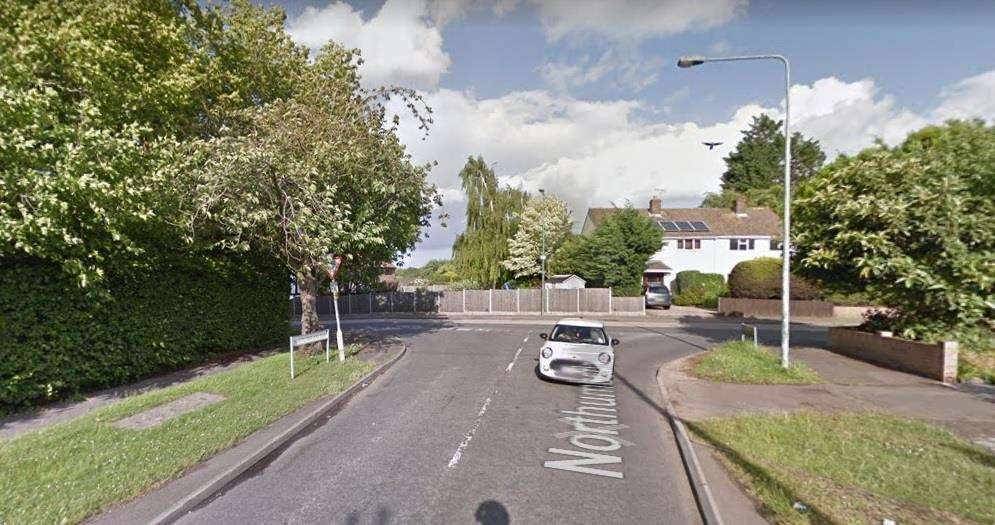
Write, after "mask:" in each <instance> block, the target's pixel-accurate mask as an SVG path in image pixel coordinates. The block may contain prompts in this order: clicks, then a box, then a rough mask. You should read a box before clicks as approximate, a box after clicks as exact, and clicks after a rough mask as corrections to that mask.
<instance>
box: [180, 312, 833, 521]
mask: <svg viewBox="0 0 995 525" xmlns="http://www.w3.org/2000/svg"><path fill="white" fill-rule="evenodd" d="M615 324H616V325H618V326H613V327H611V328H610V335H611V336H612V337H616V338H619V339H621V341H622V344H621V345H620V346H619V347H617V348H618V350H617V359H616V379H615V385H614V388H613V389H609V390H602V391H596V392H595V391H591V390H585V389H583V388H582V387H578V386H574V385H567V384H559V383H551V382H547V381H543V380H540V379H539V378H538V377H537V376H536V372H535V367H536V354H537V352H538V350H539V345H540V342H541V340H540V339H539V338H538V334H539V332H540V331H544V330H546V328H543V327H541V326H536V325H523V324H508V325H502V324H493V323H487V324H466V323H461V324H458V325H454V324H449V323H446V322H445V321H432V322H413V321H404V320H398V321H388V322H372V321H371V322H369V323H350V325H349V330H352V331H359V330H362V331H372V332H376V333H381V334H389V335H393V336H396V337H399V338H401V339H403V340H404V341H405V342H406V343H407V344H408V346H409V354H408V355H406V356H405V357H404V358H403V359H401V361H399V362H398V363H397V364H396V365H395V366H394V367H393V368H392V369H390V370H389V371H388V372H387V373H386V374H385V375H384V376H383V377H381V378H380V379H378V380H377V381H376V382H375V383H374V384H373V385H372V386H371V387H369V388H368V389H366V390H364V391H363V392H362V393H361V394H359V395H358V396H357V397H356V398H354V399H353V400H352V401H351V402H350V403H349V404H348V405H347V406H346V407H345V408H344V409H343V410H342V411H341V412H340V413H338V414H337V415H335V416H334V417H333V418H331V419H330V420H329V421H327V422H326V423H325V424H324V425H322V426H320V427H318V428H317V429H316V430H314V431H312V432H311V433H309V434H307V435H304V436H302V437H300V438H299V439H297V440H296V441H295V442H293V443H292V444H291V445H290V446H288V447H287V448H286V449H285V450H283V451H282V452H281V453H280V454H279V455H278V456H276V457H275V458H271V459H270V460H269V461H268V462H266V463H264V464H262V465H260V466H258V467H257V468H254V469H253V470H251V471H250V472H248V473H246V474H245V475H243V476H242V477H241V478H239V479H238V480H236V481H235V482H233V483H232V484H230V485H229V486H228V487H227V488H226V489H225V490H224V491H223V492H222V493H220V494H219V495H217V496H216V497H215V498H213V499H211V500H209V501H207V502H205V503H204V504H202V505H201V506H200V507H198V508H196V509H194V510H193V511H191V512H190V513H188V514H187V515H186V516H184V517H183V518H182V519H181V520H180V522H181V523H239V524H244V523H277V522H279V523H349V524H352V523H357V524H358V523H378V524H379V523H412V522H414V523H475V522H480V523H494V524H500V523H577V522H585V523H660V522H667V523H699V522H700V517H699V513H698V510H697V508H696V505H695V500H694V497H693V493H692V491H691V487H690V485H689V482H688V480H687V476H686V474H685V471H684V468H683V465H682V462H681V458H680V455H679V452H678V449H677V446H676V443H675V441H674V437H673V434H672V433H671V430H670V427H669V425H668V424H667V422H666V420H665V419H664V417H663V415H662V408H661V407H662V406H663V400H662V399H661V398H660V392H659V389H658V388H657V386H656V380H655V374H656V370H657V368H658V367H659V366H660V365H661V364H662V363H664V362H667V361H670V360H673V359H677V358H680V357H683V356H685V355H688V354H690V353H692V352H695V351H697V350H698V349H700V348H701V347H706V346H708V345H709V344H714V342H715V341H717V340H720V339H728V338H731V337H733V335H734V333H736V332H735V330H736V328H735V327H734V326H732V325H729V324H717V323H707V322H704V323H699V324H698V325H694V324H689V325H687V326H684V327H672V328H670V327H667V328H661V327H653V326H650V325H643V326H640V324H639V323H638V322H637V321H633V322H632V323H615ZM776 330H777V328H776V327H766V328H764V330H763V332H762V335H763V336H764V337H765V338H767V339H769V338H771V337H774V338H775V339H776ZM795 337H801V338H803V339H805V338H808V339H810V340H813V341H814V340H817V339H818V338H819V337H821V336H820V334H819V331H818V330H810V331H807V332H803V333H800V334H798V335H797V336H795ZM775 342H776V341H775ZM810 344H811V341H810ZM593 405H602V406H607V407H614V408H615V409H616V410H615V412H612V413H610V414H609V416H607V417H611V416H614V418H615V420H614V421H610V420H605V419H590V418H585V416H587V415H589V414H592V410H591V406H593ZM581 407H586V408H581ZM602 411H603V412H606V413H607V412H610V411H611V408H608V409H607V410H605V409H603V410H602ZM592 417H593V416H592ZM599 417H601V416H599ZM566 418H575V419H573V420H568V419H566ZM576 418H581V419H576ZM594 422H598V423H599V424H600V425H597V424H594ZM602 423H614V425H608V426H607V427H606V426H604V424H602ZM577 425H587V426H586V427H585V426H577ZM590 428H595V429H600V430H601V432H602V433H605V429H608V432H607V433H608V434H610V437H609V438H607V439H598V438H596V437H595V438H592V437H590V431H589V429H590ZM613 429H614V430H613ZM584 432H587V436H588V437H586V438H585V437H579V436H578V435H579V434H583V433H584ZM595 432H597V430H595ZM578 460H580V461H578Z"/></svg>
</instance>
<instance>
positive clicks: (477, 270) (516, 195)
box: [453, 156, 528, 288]
mask: <svg viewBox="0 0 995 525" xmlns="http://www.w3.org/2000/svg"><path fill="white" fill-rule="evenodd" d="M459 177H460V183H461V185H462V187H463V191H464V192H466V197H467V200H466V230H465V231H464V232H463V233H461V234H460V235H459V236H457V237H456V240H455V241H454V242H453V265H454V266H455V267H456V271H457V272H458V273H459V274H460V276H461V277H462V279H464V280H468V281H471V282H475V283H477V284H478V285H482V286H490V287H492V288H493V287H496V286H497V284H498V283H500V282H501V281H504V280H506V279H507V278H508V277H510V273H509V272H508V271H507V270H506V269H505V268H504V266H502V265H501V261H503V260H505V259H507V257H508V239H509V238H511V237H513V236H514V235H515V232H516V230H517V229H518V222H519V220H520V216H521V213H522V207H523V206H524V205H525V201H526V199H527V198H528V195H527V194H526V193H525V192H524V191H522V190H519V189H515V188H507V187H505V188H502V187H500V185H499V184H498V181H497V176H496V175H495V174H494V170H492V169H491V167H490V166H488V165H487V163H486V162H484V159H483V157H479V156H478V157H476V158H474V157H469V158H468V159H467V161H466V164H465V165H464V166H463V169H462V170H460V173H459Z"/></svg>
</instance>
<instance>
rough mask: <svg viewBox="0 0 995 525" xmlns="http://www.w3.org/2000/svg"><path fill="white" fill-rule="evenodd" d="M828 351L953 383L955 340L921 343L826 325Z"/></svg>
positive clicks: (955, 355)
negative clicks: (827, 329) (827, 326)
mask: <svg viewBox="0 0 995 525" xmlns="http://www.w3.org/2000/svg"><path fill="white" fill-rule="evenodd" d="M828 339H829V350H831V351H833V352H836V353H837V354H842V355H845V356H848V357H853V358H855V359H860V360H861V361H867V362H868V363H874V364H876V365H881V366H883V367H885V368H891V369H893V370H901V371H903V372H909V373H912V374H916V375H920V376H923V377H928V378H930V379H935V380H937V381H943V382H944V383H955V382H957V343H956V342H952V341H944V342H940V343H921V342H919V341H910V340H908V339H900V338H897V337H890V336H884V335H878V334H872V333H868V332H860V331H858V330H854V329H852V328H830V329H829V333H828Z"/></svg>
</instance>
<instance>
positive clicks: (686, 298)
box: [671, 270, 726, 308]
mask: <svg viewBox="0 0 995 525" xmlns="http://www.w3.org/2000/svg"><path fill="white" fill-rule="evenodd" d="M672 287H673V290H671V291H672V292H673V293H674V304H676V305H678V306H704V307H706V308H715V307H716V306H718V301H719V296H720V295H722V294H724V293H725V292H726V281H725V279H724V278H723V277H722V274H718V273H702V272H699V271H698V270H685V271H683V272H678V273H677V275H676V276H674V283H673V286H672Z"/></svg>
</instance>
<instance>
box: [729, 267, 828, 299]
mask: <svg viewBox="0 0 995 525" xmlns="http://www.w3.org/2000/svg"><path fill="white" fill-rule="evenodd" d="M790 286H791V299H796V300H813V299H820V298H821V293H820V292H819V290H818V288H816V287H815V286H814V285H813V284H812V283H811V282H809V281H807V280H805V279H803V278H801V277H798V276H796V275H792V276H791V282H790ZM729 295H731V296H732V297H741V298H746V299H780V298H781V260H780V259H775V258H773V257H761V258H759V259H753V260H750V261H743V262H741V263H739V264H737V265H736V266H734V267H733V269H732V272H730V273H729Z"/></svg>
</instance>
